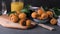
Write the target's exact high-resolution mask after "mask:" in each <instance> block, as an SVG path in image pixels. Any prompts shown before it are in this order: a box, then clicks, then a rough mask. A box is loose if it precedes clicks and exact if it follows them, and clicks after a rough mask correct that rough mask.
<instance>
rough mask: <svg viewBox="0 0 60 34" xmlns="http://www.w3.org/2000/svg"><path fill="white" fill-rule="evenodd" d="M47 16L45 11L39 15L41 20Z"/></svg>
mask: <svg viewBox="0 0 60 34" xmlns="http://www.w3.org/2000/svg"><path fill="white" fill-rule="evenodd" d="M47 18H48V15H47V14H46V13H43V14H42V15H41V17H40V19H41V20H43V19H47Z"/></svg>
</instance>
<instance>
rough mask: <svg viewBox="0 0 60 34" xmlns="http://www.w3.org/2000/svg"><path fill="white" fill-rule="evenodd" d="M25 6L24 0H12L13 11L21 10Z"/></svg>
mask: <svg viewBox="0 0 60 34" xmlns="http://www.w3.org/2000/svg"><path fill="white" fill-rule="evenodd" d="M23 7H24V2H23V0H12V2H11V11H12V12H13V11H16V12H20V10H22V9H23Z"/></svg>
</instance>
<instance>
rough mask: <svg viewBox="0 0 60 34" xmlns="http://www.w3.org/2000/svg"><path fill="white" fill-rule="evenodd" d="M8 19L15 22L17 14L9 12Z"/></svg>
mask: <svg viewBox="0 0 60 34" xmlns="http://www.w3.org/2000/svg"><path fill="white" fill-rule="evenodd" d="M9 19H10V20H11V21H12V22H15V23H16V22H17V21H18V16H17V15H15V14H10V16H9Z"/></svg>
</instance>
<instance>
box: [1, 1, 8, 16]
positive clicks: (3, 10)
mask: <svg viewBox="0 0 60 34" xmlns="http://www.w3.org/2000/svg"><path fill="white" fill-rule="evenodd" d="M1 13H2V15H3V14H6V13H7V8H6V4H5V2H4V1H2V12H1Z"/></svg>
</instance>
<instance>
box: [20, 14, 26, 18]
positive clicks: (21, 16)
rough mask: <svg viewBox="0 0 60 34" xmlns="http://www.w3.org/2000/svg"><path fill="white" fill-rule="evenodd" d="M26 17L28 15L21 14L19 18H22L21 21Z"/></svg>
mask: <svg viewBox="0 0 60 34" xmlns="http://www.w3.org/2000/svg"><path fill="white" fill-rule="evenodd" d="M26 16H27V15H26V14H25V13H20V14H19V18H20V19H25V18H26Z"/></svg>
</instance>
